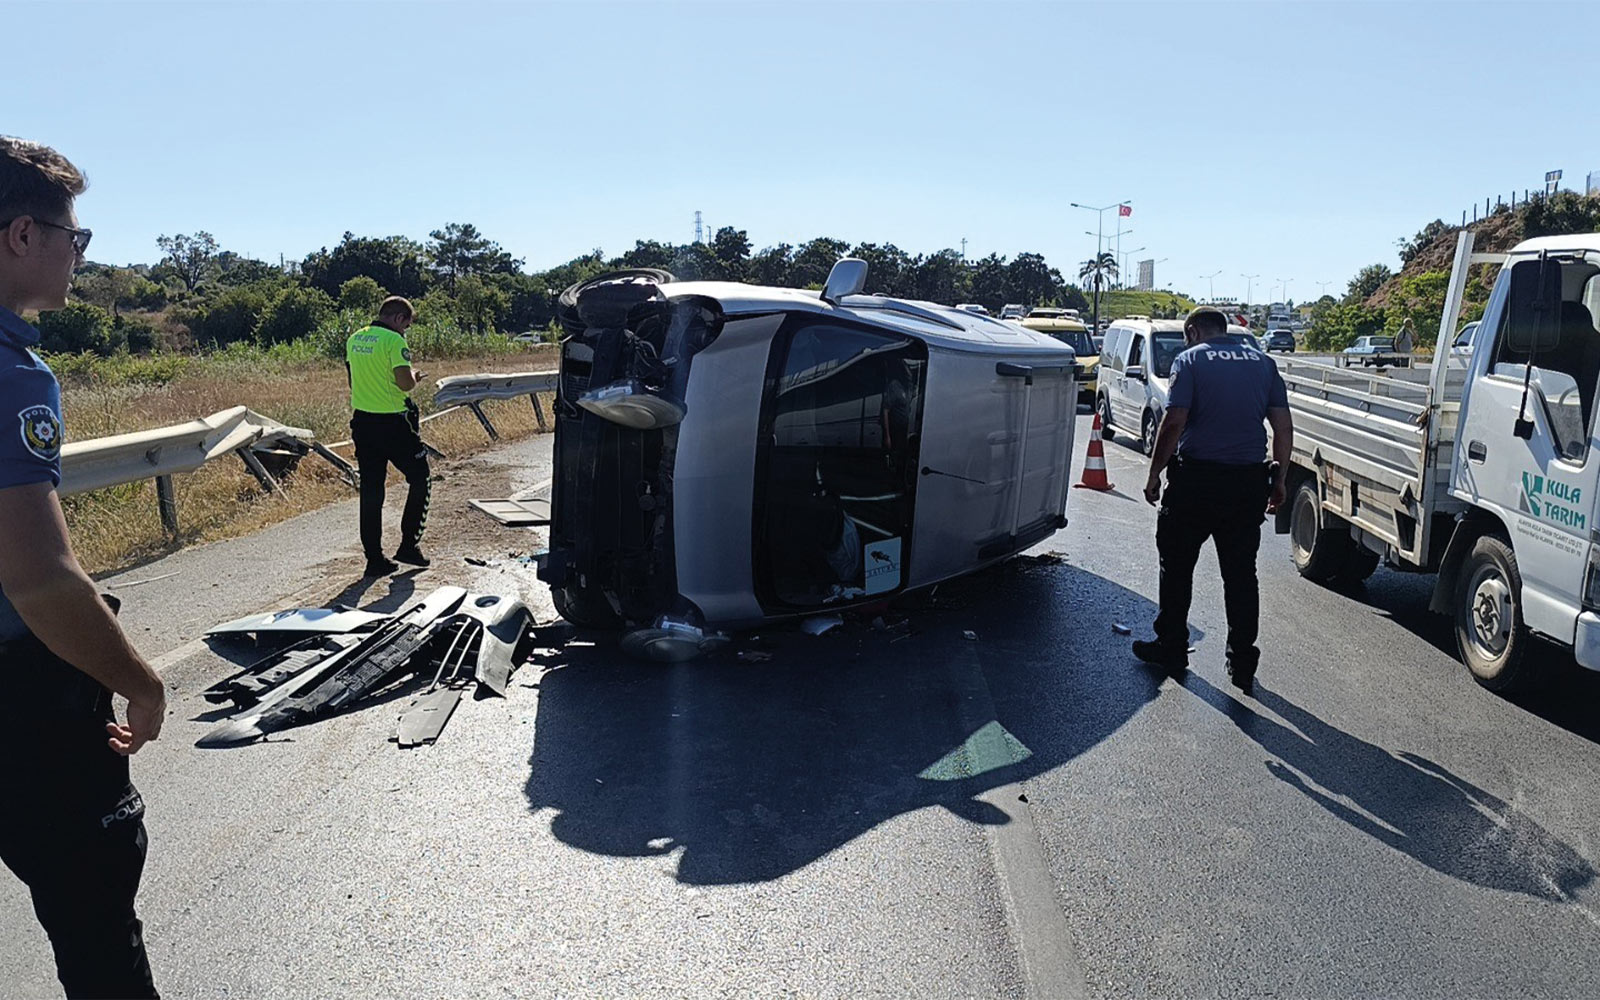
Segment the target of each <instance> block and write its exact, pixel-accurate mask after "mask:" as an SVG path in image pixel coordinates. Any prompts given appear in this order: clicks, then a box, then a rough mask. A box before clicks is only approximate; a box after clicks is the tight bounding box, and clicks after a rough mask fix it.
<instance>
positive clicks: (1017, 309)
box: [1000, 302, 1028, 319]
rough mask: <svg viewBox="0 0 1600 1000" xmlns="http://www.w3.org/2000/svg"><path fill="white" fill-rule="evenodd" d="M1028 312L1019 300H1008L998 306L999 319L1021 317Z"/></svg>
mask: <svg viewBox="0 0 1600 1000" xmlns="http://www.w3.org/2000/svg"><path fill="white" fill-rule="evenodd" d="M1027 314H1028V310H1026V309H1024V308H1023V307H1022V304H1021V303H1019V302H1008V303H1006V304H1005V305H1003V306H1001V307H1000V318H1001V319H1021V318H1022V317H1024V316H1026V315H1027Z"/></svg>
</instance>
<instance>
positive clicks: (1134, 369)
mask: <svg viewBox="0 0 1600 1000" xmlns="http://www.w3.org/2000/svg"><path fill="white" fill-rule="evenodd" d="M1123 374H1124V375H1126V376H1128V377H1129V378H1131V379H1138V380H1139V381H1140V382H1143V381H1144V365H1129V366H1128V370H1127V371H1125V372H1123Z"/></svg>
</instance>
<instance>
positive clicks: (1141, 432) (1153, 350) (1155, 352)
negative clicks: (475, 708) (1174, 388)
mask: <svg viewBox="0 0 1600 1000" xmlns="http://www.w3.org/2000/svg"><path fill="white" fill-rule="evenodd" d="M1184 346H1185V345H1184V339H1183V321H1182V320H1176V319H1157V320H1148V319H1138V320H1135V319H1119V320H1117V321H1116V322H1115V323H1113V324H1111V327H1110V328H1109V329H1108V330H1106V346H1105V348H1104V350H1103V351H1102V352H1101V354H1100V372H1099V375H1100V377H1099V379H1098V382H1097V388H1096V392H1095V412H1096V413H1098V414H1099V415H1100V435H1101V436H1102V437H1104V438H1105V439H1107V440H1110V439H1111V437H1112V436H1113V435H1114V434H1115V433H1116V432H1117V431H1119V430H1120V431H1122V432H1123V433H1125V434H1137V435H1138V441H1139V447H1140V449H1141V450H1143V451H1144V453H1145V454H1147V455H1148V454H1149V453H1150V452H1151V451H1152V450H1154V448H1155V442H1156V428H1157V427H1158V426H1160V424H1161V415H1162V414H1163V413H1165V412H1166V409H1167V380H1168V379H1169V378H1170V377H1171V376H1172V359H1173V358H1176V357H1177V356H1178V354H1179V353H1180V352H1182V351H1183V349H1184Z"/></svg>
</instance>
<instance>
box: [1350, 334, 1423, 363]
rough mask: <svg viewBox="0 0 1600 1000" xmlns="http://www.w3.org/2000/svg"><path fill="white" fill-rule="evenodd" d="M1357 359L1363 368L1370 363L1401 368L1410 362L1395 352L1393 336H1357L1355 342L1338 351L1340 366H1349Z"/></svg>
mask: <svg viewBox="0 0 1600 1000" xmlns="http://www.w3.org/2000/svg"><path fill="white" fill-rule="evenodd" d="M1357 361H1359V362H1361V367H1363V368H1366V367H1369V366H1371V365H1395V366H1396V367H1401V368H1403V367H1405V366H1406V365H1407V364H1409V363H1410V359H1408V358H1406V357H1405V356H1404V355H1401V354H1397V353H1396V352H1395V349H1394V338H1393V337H1357V338H1356V342H1355V343H1353V344H1351V345H1350V346H1349V347H1346V348H1345V349H1344V350H1343V351H1340V352H1339V367H1340V368H1349V367H1350V366H1351V365H1353V364H1355V363H1356V362H1357Z"/></svg>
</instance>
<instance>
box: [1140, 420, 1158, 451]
mask: <svg viewBox="0 0 1600 1000" xmlns="http://www.w3.org/2000/svg"><path fill="white" fill-rule="evenodd" d="M1139 450H1140V451H1142V452H1144V453H1145V454H1146V455H1154V454H1155V453H1156V415H1155V414H1154V413H1150V412H1146V413H1145V415H1144V422H1143V425H1142V426H1141V427H1140V428H1139Z"/></svg>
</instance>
